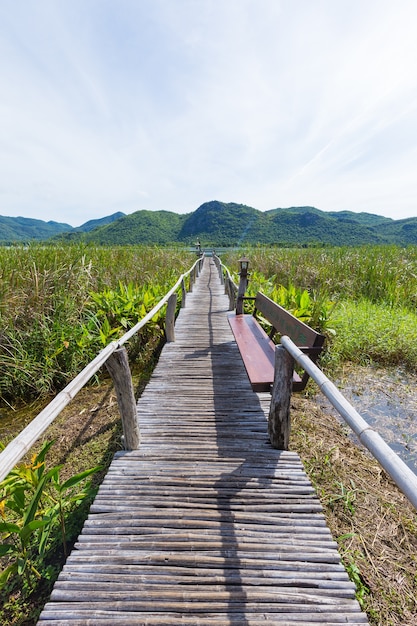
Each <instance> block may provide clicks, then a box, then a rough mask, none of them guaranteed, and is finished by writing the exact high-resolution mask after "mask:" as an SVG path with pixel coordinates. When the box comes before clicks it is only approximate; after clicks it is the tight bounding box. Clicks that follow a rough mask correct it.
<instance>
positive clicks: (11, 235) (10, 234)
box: [0, 215, 72, 243]
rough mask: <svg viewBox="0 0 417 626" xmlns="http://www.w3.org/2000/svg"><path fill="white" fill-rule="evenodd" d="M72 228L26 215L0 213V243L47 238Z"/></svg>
mask: <svg viewBox="0 0 417 626" xmlns="http://www.w3.org/2000/svg"><path fill="white" fill-rule="evenodd" d="M70 230H72V226H70V225H69V224H60V223H59V222H44V221H42V220H34V219H30V218H28V217H3V216H2V215H0V243H5V242H7V243H12V242H14V241H30V240H31V239H39V240H43V239H48V238H49V237H53V236H54V235H58V234H60V233H65V232H68V231H70Z"/></svg>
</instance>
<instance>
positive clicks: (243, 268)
mask: <svg viewBox="0 0 417 626" xmlns="http://www.w3.org/2000/svg"><path fill="white" fill-rule="evenodd" d="M239 267H240V272H239V276H240V281H239V288H238V290H237V301H236V315H242V313H243V298H244V295H245V293H246V289H247V288H248V282H249V278H248V267H249V260H248V259H247V258H246V257H242V258H241V259H239Z"/></svg>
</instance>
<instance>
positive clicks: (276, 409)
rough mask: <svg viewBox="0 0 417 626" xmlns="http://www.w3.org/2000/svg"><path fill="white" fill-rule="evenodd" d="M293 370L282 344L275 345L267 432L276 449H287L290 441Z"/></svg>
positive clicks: (291, 362) (288, 355)
mask: <svg viewBox="0 0 417 626" xmlns="http://www.w3.org/2000/svg"><path fill="white" fill-rule="evenodd" d="M293 372H294V359H293V358H292V356H291V355H290V354H289V352H287V350H286V349H285V348H284V346H277V347H276V348H275V373H274V384H273V387H272V397H271V406H270V409H269V418H268V433H269V439H270V441H271V444H272V446H273V447H274V448H277V449H278V450H288V446H289V441H290V428H291V419H290V402H291V389H292V377H293Z"/></svg>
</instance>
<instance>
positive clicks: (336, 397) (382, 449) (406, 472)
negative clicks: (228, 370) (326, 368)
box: [281, 336, 417, 509]
mask: <svg viewBox="0 0 417 626" xmlns="http://www.w3.org/2000/svg"><path fill="white" fill-rule="evenodd" d="M281 344H282V345H283V346H284V347H285V349H286V350H288V352H289V353H290V354H291V356H292V357H293V358H294V359H295V360H296V361H297V363H299V364H300V365H301V367H303V368H304V370H305V371H306V372H308V374H310V376H311V378H312V379H313V380H314V381H315V382H316V383H317V385H318V386H319V388H320V390H321V391H322V393H323V394H324V395H325V396H326V398H328V399H329V400H330V402H331V404H332V405H333V406H334V408H335V409H336V410H337V411H338V413H340V415H341V416H342V417H343V419H344V420H345V422H346V423H347V424H348V425H349V426H350V428H351V429H352V430H353V431H354V433H355V434H356V435H357V437H358V438H359V441H360V442H361V443H362V444H363V445H364V446H365V447H366V448H367V449H368V450H369V451H370V452H371V454H372V455H373V456H374V457H375V459H376V460H377V461H378V462H379V463H380V465H381V466H382V467H383V468H384V470H385V471H386V472H387V473H388V474H389V475H390V476H391V478H392V480H393V481H394V482H395V484H396V485H397V487H398V488H399V489H400V490H401V491H402V492H403V494H404V495H405V496H406V497H407V499H408V500H409V501H410V502H411V504H412V505H413V506H414V508H416V509H417V476H416V474H414V472H413V471H411V469H410V468H409V467H408V466H407V465H406V464H405V463H404V461H403V460H402V459H400V457H399V456H398V455H397V454H396V453H395V452H394V451H393V450H392V449H391V448H390V447H389V445H388V444H387V443H386V441H384V439H383V438H382V437H381V435H379V434H378V433H377V432H376V431H375V430H374V429H373V428H372V427H371V426H370V425H369V424H368V423H367V422H366V421H365V420H364V419H363V417H362V416H361V415H360V414H359V413H358V412H357V411H356V409H355V408H354V407H353V406H352V405H351V404H350V402H348V400H346V398H345V397H344V396H343V395H342V393H341V392H340V391H339V390H338V389H337V387H336V386H335V385H334V384H333V383H332V382H331V381H330V380H329V379H328V378H327V376H326V375H325V374H323V372H322V371H321V369H320V368H319V367H317V365H315V364H314V363H313V362H312V361H311V359H310V358H309V357H308V356H307V355H306V354H304V353H303V352H301V350H300V349H299V348H298V347H297V346H296V345H295V344H294V343H293V342H292V341H291V339H290V338H289V337H287V336H283V337H281Z"/></svg>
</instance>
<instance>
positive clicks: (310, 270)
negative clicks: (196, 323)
mask: <svg viewBox="0 0 417 626" xmlns="http://www.w3.org/2000/svg"><path fill="white" fill-rule="evenodd" d="M243 252H244V253H245V255H246V256H247V257H248V258H249V259H250V270H249V271H250V273H251V276H250V289H251V290H252V292H255V291H256V290H257V289H262V291H264V292H265V293H267V294H269V295H271V297H272V298H273V299H276V300H277V301H280V302H281V303H282V304H284V306H286V308H289V309H290V310H292V311H293V312H294V313H297V315H299V316H300V317H301V318H303V319H305V321H307V323H310V324H311V325H312V326H314V327H316V328H317V329H318V330H321V331H322V332H324V333H325V334H326V335H327V337H328V349H327V352H326V355H325V357H324V358H323V359H322V362H321V364H322V366H323V368H324V369H325V370H326V372H327V373H328V374H329V375H330V376H333V375H334V374H335V373H336V372H337V370H338V369H339V368H342V367H343V364H345V363H346V362H353V363H358V364H361V365H364V364H365V365H367V364H377V365H383V366H386V365H388V366H393V365H394V366H395V365H403V366H406V367H408V368H409V369H412V370H414V371H417V347H416V346H417V341H416V339H417V337H416V335H417V330H416V329H417V316H416V313H415V305H416V300H417V248H414V247H410V248H397V247H389V246H385V247H363V248H324V249H307V248H306V249H274V248H262V247H254V248H251V249H245V250H244V251H235V252H231V253H227V254H224V255H223V256H222V260H223V262H224V263H225V264H226V265H227V266H228V267H229V268H230V269H231V270H232V271H236V272H237V267H238V263H237V261H238V259H239V257H240V256H241V254H242V253H243ZM194 260H195V257H194V256H193V255H191V254H187V253H185V252H184V251H183V250H181V249H165V248H154V247H152V248H151V247H118V248H104V247H97V248H96V247H90V246H78V245H77V246H63V247H44V246H29V247H27V248H18V247H16V248H0V267H1V270H0V329H1V330H0V404H2V405H3V406H13V407H18V406H21V405H22V404H24V403H32V402H33V401H34V400H36V401H37V404H35V412H36V411H37V410H38V409H39V402H43V401H44V400H45V399H47V398H48V397H51V396H52V395H53V394H54V393H56V391H58V390H59V389H61V388H62V387H63V386H64V385H65V384H66V383H67V382H68V381H69V380H71V379H72V378H73V377H74V376H75V374H77V373H78V372H79V371H80V369H81V368H82V367H83V366H84V365H85V364H87V363H88V362H89V361H90V360H91V359H92V358H93V357H94V356H95V355H96V354H97V352H98V351H99V350H100V349H101V348H102V347H103V345H104V344H105V343H107V342H108V341H111V340H112V339H114V338H115V337H117V336H118V335H120V334H122V333H123V332H124V331H125V330H126V329H127V328H129V327H130V326H132V325H133V324H134V323H135V322H136V321H137V320H138V319H140V318H141V317H143V315H144V313H145V312H146V311H147V310H149V309H150V308H152V306H153V305H154V304H155V303H156V301H157V300H159V299H160V297H161V296H162V295H163V294H164V293H166V291H168V289H169V288H170V287H171V286H172V285H173V284H174V283H175V282H176V280H177V278H178V276H179V275H180V274H181V273H182V272H183V271H184V270H186V269H188V268H189V267H190V266H191V264H192V262H193V261H194ZM162 339H163V327H162V323H161V321H160V320H159V319H155V320H153V322H152V324H150V326H149V328H148V329H147V330H146V331H144V332H143V333H141V334H140V335H139V337H138V338H137V339H136V340H135V341H134V342H132V343H131V344H129V352H130V357H131V360H132V369H133V374H134V384H135V388H136V391H137V394H138V395H139V394H140V392H141V389H142V388H143V386H144V385H145V384H146V380H147V378H148V376H149V375H150V372H151V370H152V366H153V362H154V359H155V357H156V356H157V354H158V348H159V346H160V345H161V340H162ZM135 364H136V365H135ZM28 411H29V404H28ZM47 438H48V440H52V439H53V440H55V443H54V445H53V446H52V448H51V450H50V451H49V452H48V463H49V464H50V465H49V466H48V467H50V468H52V469H51V470H50V471H51V472H52V474H53V472H54V470H53V468H54V467H58V466H61V465H62V466H63V467H62V470H60V471H62V479H61V480H62V481H65V480H67V479H68V478H69V477H71V476H72V475H73V474H74V473H77V472H83V471H84V470H86V469H87V468H89V467H92V466H93V465H100V466H102V467H103V470H102V471H101V473H98V474H97V475H94V476H93V484H92V487H94V485H95V484H97V482H98V481H99V480H100V477H101V476H102V474H103V472H104V471H105V467H106V466H107V465H108V463H109V462H110V460H111V458H112V455H113V453H114V451H115V450H117V449H119V447H120V423H119V417H118V410H117V403H116V399H115V397H114V393H113V390H112V387H111V384H110V383H109V380H108V378H107V377H106V376H105V375H103V376H102V377H101V378H96V379H94V380H93V381H92V384H91V385H90V387H88V388H87V389H86V390H85V391H83V392H81V393H80V394H79V396H77V398H76V400H75V401H74V402H73V403H71V405H70V406H69V407H67V409H66V410H65V412H64V413H63V414H62V415H61V416H60V417H59V418H58V419H57V421H56V423H54V425H53V427H52V428H51V430H50V431H48V434H47ZM41 443H42V442H41ZM40 445H41V444H40ZM291 447H292V449H295V450H297V451H298V452H299V454H300V455H301V457H302V459H303V462H304V464H305V466H306V469H307V470H308V472H309V475H310V477H311V479H312V481H313V483H314V484H315V486H316V488H317V491H318V493H319V496H320V498H321V501H322V503H323V506H324V508H325V511H326V514H327V517H328V521H329V524H330V527H331V529H332V532H333V534H334V536H335V538H336V539H337V540H338V542H339V545H340V549H341V553H342V555H343V558H344V561H345V564H346V566H347V568H348V571H349V572H350V575H351V577H352V579H353V580H354V581H355V582H356V584H357V588H358V598H359V599H360V602H361V603H362V605H363V606H364V608H365V609H366V610H367V612H368V615H369V618H370V622H371V623H372V624H373V625H375V626H387V625H391V626H413V625H414V624H415V623H416V622H415V619H416V614H417V604H416V599H415V598H416V596H417V578H416V576H415V569H416V564H417V561H416V553H417V517H416V514H415V511H413V510H412V509H411V508H410V506H409V505H407V502H406V501H405V499H404V497H403V496H402V495H401V494H399V492H398V490H396V488H395V487H394V486H393V485H392V483H391V482H390V481H389V480H388V479H387V478H386V477H385V476H384V474H383V472H381V470H380V468H379V467H378V465H377V464H376V463H375V462H373V461H371V460H370V459H369V458H368V457H367V456H366V455H365V454H364V453H363V452H362V451H361V450H360V449H358V448H357V447H356V446H355V445H354V444H352V443H351V442H350V440H349V439H348V437H347V435H346V432H345V431H344V430H343V428H342V427H341V426H339V425H338V424H335V423H334V420H332V418H331V417H329V416H326V415H324V414H322V413H321V412H320V410H319V409H318V407H317V405H316V403H315V402H314V399H313V400H312V399H311V398H309V397H308V396H307V397H301V398H296V399H294V404H293V434H292V441H291ZM39 450H40V447H39V446H38V447H37V448H36V450H35V452H39ZM26 465H27V467H28V471H29V474H27V475H30V476H32V474H30V472H33V476H34V479H33V480H35V481H36V480H38V478H36V472H38V471H39V468H37V465H38V463H37V460H36V458H35V459H27V461H26ZM25 471H26V470H25ZM52 474H51V475H52ZM12 488H13V487H9V489H12ZM29 491H30V490H29V487H28V493H29ZM87 491H88V490H87ZM91 495H92V494H91V493H89V494H87V498H86V500H85V504H84V508H83V507H82V508H81V509H80V510H79V513H77V514H74V512H71V511H73V509H72V508H71V506H72V505H71V506H68V510H67V520H66V523H67V525H68V531H69V537H68V541H69V545H70V544H71V540H72V538H74V537H76V536H77V533H78V530H79V528H80V524H81V521H82V517H83V515H85V512H86V510H87V508H88V502H89V497H90V496H91ZM9 497H10V495H9ZM20 500H21V498H20V496H19V493H18V494H17V504H16V507H17V508H18V504H19V502H20ZM2 502H4V500H3V501H2V500H1V499H0V515H1V516H3V515H4V514H5V513H4V511H3V510H2V508H1V507H2V504H1V503H2ZM69 504H70V503H68V505H69ZM16 507H15V508H16ZM370 512H372V515H370ZM0 522H1V520H0ZM34 530H36V532H40V531H39V530H38V529H34ZM6 534H7V533H6ZM4 557H5V558H4V560H3V563H4V564H5V563H6V558H7V554H6V553H4ZM63 558H64V555H63V552H62V548H61V547H60V545H59V541H58V539H55V540H54V541H51V544H50V551H49V553H48V555H45V559H44V560H43V561H42V562H36V563H35V564H34V565H35V566H36V567H40V568H41V574H42V575H41V578H40V579H39V580H36V575H35V574H33V576H32V577H31V576H28V581H29V582H28V583H27V584H26V583H25V584H24V585H22V584H21V578H20V579H19V576H17V575H15V576H14V577H12V578H11V579H10V580H9V581H8V583H7V584H5V585H4V587H3V591H2V595H1V597H0V599H1V601H2V602H1V604H2V608H1V609H0V621H2V623H7V624H10V626H18V625H23V624H25V625H26V626H29V625H31V624H34V623H36V615H37V614H38V612H39V607H40V606H42V603H43V602H44V600H45V599H46V598H47V596H48V593H49V589H50V586H51V584H52V582H53V580H54V577H56V575H57V572H58V571H59V567H60V564H61V563H62V560H63ZM36 567H35V569H36ZM29 579H30V580H29Z"/></svg>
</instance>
